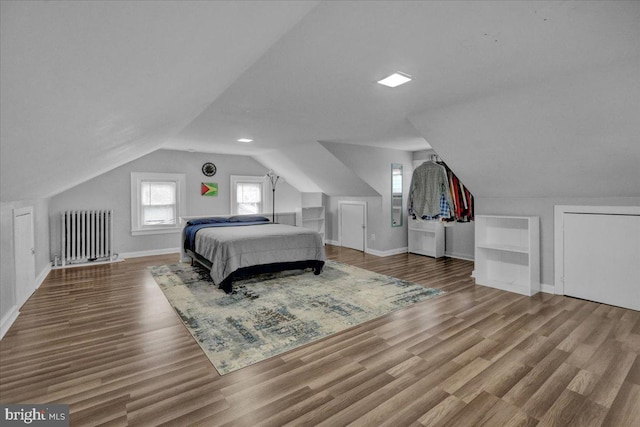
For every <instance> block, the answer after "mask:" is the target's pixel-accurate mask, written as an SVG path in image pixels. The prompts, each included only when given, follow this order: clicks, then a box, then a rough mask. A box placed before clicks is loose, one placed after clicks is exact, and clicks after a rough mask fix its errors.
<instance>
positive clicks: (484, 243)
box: [474, 215, 540, 295]
mask: <svg viewBox="0 0 640 427" xmlns="http://www.w3.org/2000/svg"><path fill="white" fill-rule="evenodd" d="M475 242H476V250H475V272H474V276H475V279H476V284H478V285H483V286H490V287H493V288H497V289H502V290H505V291H510V292H516V293H519V294H523V295H533V294H535V293H538V292H540V218H539V217H537V216H504V215H476V217H475Z"/></svg>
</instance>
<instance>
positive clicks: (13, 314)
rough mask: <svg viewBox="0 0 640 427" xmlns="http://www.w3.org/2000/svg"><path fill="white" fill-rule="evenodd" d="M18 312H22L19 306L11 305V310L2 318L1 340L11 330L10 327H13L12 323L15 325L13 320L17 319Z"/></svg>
mask: <svg viewBox="0 0 640 427" xmlns="http://www.w3.org/2000/svg"><path fill="white" fill-rule="evenodd" d="M18 314H20V311H19V310H18V306H17V305H14V306H13V307H11V309H10V310H9V312H8V313H7V314H5V315H4V317H3V318H2V320H0V340H1V339H2V338H4V335H5V334H6V333H7V332H8V331H9V328H10V327H11V325H13V322H15V321H16V319H17V318H18Z"/></svg>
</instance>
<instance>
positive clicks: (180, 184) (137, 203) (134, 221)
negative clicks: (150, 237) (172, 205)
mask: <svg viewBox="0 0 640 427" xmlns="http://www.w3.org/2000/svg"><path fill="white" fill-rule="evenodd" d="M148 181H158V182H175V184H176V193H177V194H176V223H175V224H167V225H160V224H157V225H143V224H142V200H141V197H140V196H141V185H142V183H143V182H148ZM186 181H187V178H186V175H185V174H183V173H150V172H131V235H132V236H140V235H146V234H165V233H179V232H180V231H181V230H182V227H181V225H180V217H182V216H184V215H186V213H187V190H186V188H187V185H186Z"/></svg>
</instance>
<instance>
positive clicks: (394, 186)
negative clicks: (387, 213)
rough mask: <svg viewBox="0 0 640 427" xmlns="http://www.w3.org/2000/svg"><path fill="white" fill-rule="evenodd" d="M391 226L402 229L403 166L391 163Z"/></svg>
mask: <svg viewBox="0 0 640 427" xmlns="http://www.w3.org/2000/svg"><path fill="white" fill-rule="evenodd" d="M391 226H392V227H402V165H401V164H399V163H391Z"/></svg>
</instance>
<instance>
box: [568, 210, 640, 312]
mask: <svg viewBox="0 0 640 427" xmlns="http://www.w3.org/2000/svg"><path fill="white" fill-rule="evenodd" d="M563 234H564V236H563V239H564V293H565V295H569V296H574V297H578V298H583V299H587V300H591V301H596V302H602V303H605V304H611V305H615V306H619V307H624V308H630V309H633V310H640V216H637V215H606V214H579V213H578V214H572V213H566V214H565V216H564V233H563Z"/></svg>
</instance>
